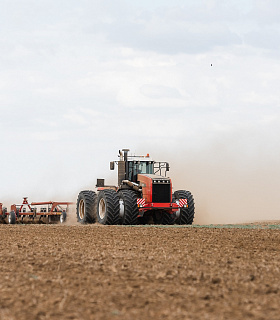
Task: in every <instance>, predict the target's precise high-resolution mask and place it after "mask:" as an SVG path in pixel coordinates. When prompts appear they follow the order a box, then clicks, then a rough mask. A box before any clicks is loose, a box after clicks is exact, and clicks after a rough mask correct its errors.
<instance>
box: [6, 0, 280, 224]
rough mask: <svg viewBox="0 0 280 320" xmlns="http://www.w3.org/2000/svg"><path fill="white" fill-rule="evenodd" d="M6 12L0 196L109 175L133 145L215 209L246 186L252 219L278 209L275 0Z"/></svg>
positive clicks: (70, 189) (279, 12) (57, 5)
mask: <svg viewBox="0 0 280 320" xmlns="http://www.w3.org/2000/svg"><path fill="white" fill-rule="evenodd" d="M0 21H1V22H0V70H1V71H0V144H1V155H2V156H1V164H2V165H1V168H2V170H1V184H0V202H4V201H6V202H7V203H8V202H16V203H19V202H21V199H22V197H23V196H29V198H30V200H31V201H45V200H61V201H62V200H63V201H64V200H69V199H70V200H71V199H73V198H74V199H75V197H76V195H77V193H78V192H79V191H80V190H83V189H87V188H94V186H95V182H96V178H106V179H108V181H109V182H112V183H114V182H115V181H116V180H117V179H116V172H110V171H109V162H110V161H111V160H117V154H118V150H119V149H122V148H130V149H131V150H132V152H133V153H136V154H146V153H147V152H148V153H150V154H151V155H152V156H153V158H154V159H155V160H158V161H160V160H161V161H169V162H170V167H171V171H170V176H171V177H172V172H173V174H174V176H173V184H174V188H177V189H178V188H183V189H191V190H194V195H195V198H196V199H198V201H196V203H197V208H198V209H199V212H198V214H199V215H200V216H201V217H203V216H207V217H208V218H207V219H208V220H209V221H210V222H211V221H216V220H217V221H218V222H219V221H222V222H228V221H231V220H233V218H232V216H234V215H235V212H234V211H233V212H232V211H231V210H233V209H232V199H233V198H235V197H236V193H237V194H238V193H239V192H240V191H241V189H242V191H243V193H245V195H246V196H243V200H242V204H243V205H241V206H240V205H239V208H240V210H241V212H242V216H243V217H245V218H244V219H247V220H248V219H249V220H252V219H253V218H254V212H256V210H257V211H258V210H259V213H258V218H261V217H262V214H264V213H263V212H264V211H265V212H266V213H265V214H264V215H265V217H266V218H271V219H274V218H277V217H279V210H280V204H279V203H278V194H277V192H275V191H276V190H277V191H278V190H279V186H280V183H279V182H278V181H279V180H278V177H280V172H279V171H280V170H279V168H278V166H279V156H280V152H279V150H280V148H279V146H280V141H279V136H280V106H279V104H280V95H279V88H280V60H279V58H280V50H279V48H280V23H279V21H280V3H279V1H276V0H243V1H236V0H235V1H233V0H227V1H223V0H208V1H206V0H205V1H203V0H196V1H194V0H191V1H188V0H173V1H172V2H171V1H167V0H155V1H148V0H141V1H138V0H135V1H128V0H126V1H125V0H102V1H101V0H99V1H97V0H91V1H89V0H80V1H73V0H67V1H66V0H61V1H54V0H39V1H38V0H36V1H35V0H9V1H8V0H2V1H1V2H0ZM172 170H173V171H172ZM237 178H238V179H237ZM206 186H207V187H206ZM226 186H230V188H229V190H228V192H227V193H225V189H227V188H226ZM236 188H237V190H236ZM209 189H210V190H211V191H209ZM213 190H215V191H216V192H217V194H218V195H215V197H218V199H219V201H217V202H219V203H223V205H221V204H220V205H219V208H217V211H218V212H219V214H218V217H221V216H223V218H222V219H220V218H217V217H216V216H215V210H214V209H213V207H212V206H211V205H209V202H211V199H213V197H214V194H213ZM248 190H250V195H249V194H248V192H249V191H248ZM252 190H255V191H254V192H253V194H254V195H255V196H254V197H253V196H252V195H251V193H252ZM260 190H261V191H260ZM263 192H264V193H265V195H266V197H267V198H266V199H267V202H268V203H269V205H270V207H269V210H268V209H267V207H266V208H265V207H261V208H259V207H258V208H255V207H254V206H253V205H252V204H253V203H256V202H258V199H259V197H260V194H262V193H263ZM215 201H216V200H215ZM260 202H261V203H263V202H264V200H262V201H260ZM265 203H266V201H265ZM210 207H211V208H210ZM252 207H254V209H250V208H252ZM242 208H243V210H242ZM240 210H239V211H240ZM198 220H199V219H198ZM202 220H203V219H202ZM202 220H201V221H202ZM208 220H207V222H208ZM203 221H204V220H203ZM205 221H206V220H205Z"/></svg>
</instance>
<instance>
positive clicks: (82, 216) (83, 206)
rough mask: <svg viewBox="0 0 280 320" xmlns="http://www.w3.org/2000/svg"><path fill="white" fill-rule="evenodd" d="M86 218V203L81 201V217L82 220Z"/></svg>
mask: <svg viewBox="0 0 280 320" xmlns="http://www.w3.org/2000/svg"><path fill="white" fill-rule="evenodd" d="M84 216H85V202H84V200H83V199H81V200H80V202H79V217H80V219H81V220H83V219H84Z"/></svg>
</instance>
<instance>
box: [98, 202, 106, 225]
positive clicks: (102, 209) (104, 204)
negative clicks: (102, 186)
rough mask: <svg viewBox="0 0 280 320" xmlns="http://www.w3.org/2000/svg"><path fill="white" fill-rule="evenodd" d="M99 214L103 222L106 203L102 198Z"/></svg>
mask: <svg viewBox="0 0 280 320" xmlns="http://www.w3.org/2000/svg"><path fill="white" fill-rule="evenodd" d="M98 212H99V217H100V219H102V220H103V219H104V218H105V214H106V202H105V200H104V199H103V198H101V199H100V201H99V205H98Z"/></svg>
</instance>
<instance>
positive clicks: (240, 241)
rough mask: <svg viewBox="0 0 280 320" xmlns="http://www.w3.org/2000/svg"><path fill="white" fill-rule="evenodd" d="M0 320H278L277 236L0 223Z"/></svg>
mask: <svg viewBox="0 0 280 320" xmlns="http://www.w3.org/2000/svg"><path fill="white" fill-rule="evenodd" d="M0 236H1V242H0V252H1V266H0V319H1V320H4V319H9V320H12V319H14V320H19V319H24V320H25V319H26V320H30V319H38V320H39V319H116V320H117V319H122V320H125V319H195V320H197V319H250V318H251V319H270V320H272V319H280V314H279V308H280V230H279V229H277V228H275V229H274V230H273V229H270V228H266V227H263V226H261V225H260V226H257V227H256V228H213V227H211V228H195V227H191V228H190V227H189V228H176V227H170V228H161V227H152V226H149V227H118V226H112V227H110V226H99V225H87V226H82V225H79V226H65V225H12V226H11V225H0Z"/></svg>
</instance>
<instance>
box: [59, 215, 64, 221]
mask: <svg viewBox="0 0 280 320" xmlns="http://www.w3.org/2000/svg"><path fill="white" fill-rule="evenodd" d="M63 222H64V219H63V214H61V215H60V223H63Z"/></svg>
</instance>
